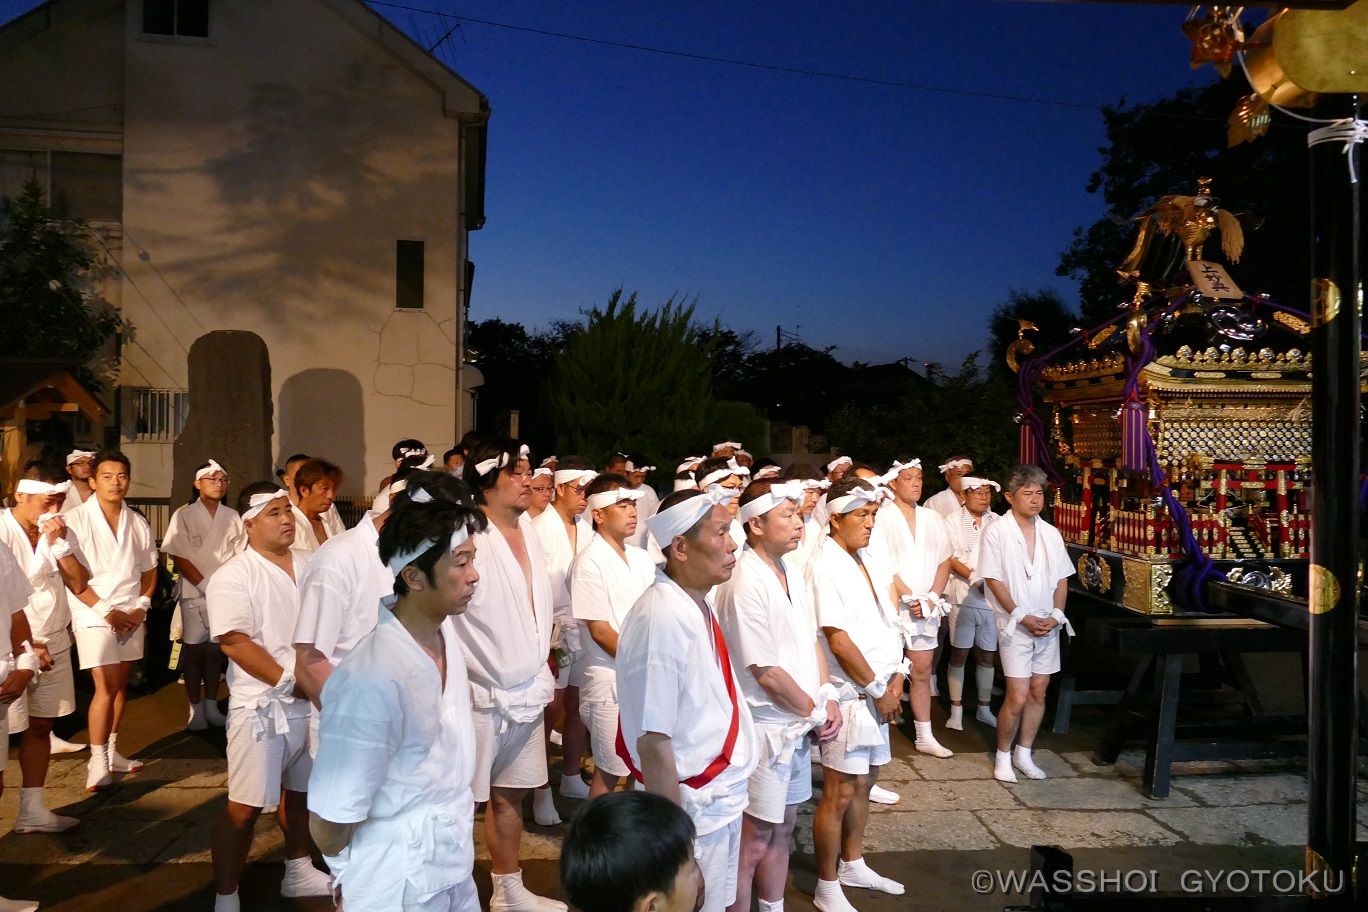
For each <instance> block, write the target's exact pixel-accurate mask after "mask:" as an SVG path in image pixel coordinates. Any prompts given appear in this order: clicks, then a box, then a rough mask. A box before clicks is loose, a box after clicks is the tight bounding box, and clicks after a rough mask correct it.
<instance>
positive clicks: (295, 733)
mask: <svg viewBox="0 0 1368 912" xmlns="http://www.w3.org/2000/svg"><path fill="white" fill-rule="evenodd" d="M255 713H256V710H254V709H247V708H244V707H233V706H230V707H229V708H228V800H229V801H236V802H237V803H238V804H245V805H247V806H248V807H259V808H264V809H266V810H270V809H271V808H274V807H277V806H278V805H279V804H280V790H281V789H282V788H283V789H288V790H289V791H291V792H307V791H308V790H309V773H310V772H312V770H313V761H312V760H310V759H309V717H308V715H306V714H304V713H299V714H298V715H295V716H291V717H290V718H289V729H288V730H287V731H286V732H285V733H283V734H268V735H266V736H265V737H263V738H262V739H261V740H260V741H258V740H256V739H255V737H254V736H253V732H252V721H251V718H250V717H251V716H252V715H254V714H255Z"/></svg>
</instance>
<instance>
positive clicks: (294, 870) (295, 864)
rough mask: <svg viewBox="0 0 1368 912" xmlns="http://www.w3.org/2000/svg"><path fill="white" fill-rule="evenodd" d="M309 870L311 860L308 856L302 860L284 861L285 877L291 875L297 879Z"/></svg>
mask: <svg viewBox="0 0 1368 912" xmlns="http://www.w3.org/2000/svg"><path fill="white" fill-rule="evenodd" d="M311 868H313V859H312V858H310V857H309V856H308V855H305V856H303V857H302V858H287V859H285V876H286V877H289V876H290V875H291V874H293V875H295V876H296V877H298V876H299V875H300V874H304V873H307V872H308V871H309V870H310V869H311Z"/></svg>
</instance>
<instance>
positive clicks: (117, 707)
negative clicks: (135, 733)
mask: <svg viewBox="0 0 1368 912" xmlns="http://www.w3.org/2000/svg"><path fill="white" fill-rule="evenodd" d="M119 667H120V668H121V669H122V670H123V677H122V678H121V679H120V680H119V689H118V690H116V691H115V692H114V706H113V712H111V713H110V723H109V731H110V733H111V734H115V735H117V734H118V733H119V725H120V723H122V722H123V714H124V707H125V706H126V705H127V704H128V675H129V673H130V672H131V671H132V670H133V663H132V662H120V663H119Z"/></svg>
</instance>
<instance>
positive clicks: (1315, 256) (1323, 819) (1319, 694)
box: [1306, 95, 1362, 909]
mask: <svg viewBox="0 0 1368 912" xmlns="http://www.w3.org/2000/svg"><path fill="white" fill-rule="evenodd" d="M1314 114H1315V116H1316V117H1318V118H1322V119H1327V120H1328V119H1340V118H1357V117H1358V115H1359V97H1358V96H1357V95H1329V96H1326V97H1325V98H1324V99H1323V100H1322V101H1321V103H1320V104H1319V105H1318V106H1317V107H1316V109H1315V112H1314ZM1344 149H1345V145H1344V140H1343V139H1339V140H1335V141H1330V142H1323V143H1319V144H1317V145H1314V146H1313V147H1312V148H1311V150H1310V153H1311V232H1312V242H1311V276H1312V279H1311V323H1312V329H1311V352H1312V365H1313V378H1312V382H1311V400H1312V438H1311V475H1312V501H1311V503H1312V506H1311V570H1310V573H1311V579H1310V602H1309V608H1310V611H1311V617H1310V639H1309V645H1308V652H1309V665H1310V675H1309V679H1308V690H1309V694H1308V702H1309V706H1308V711H1309V717H1310V718H1309V723H1310V737H1309V738H1308V743H1307V762H1308V770H1309V783H1308V784H1309V791H1310V806H1309V807H1308V826H1307V841H1306V873H1307V874H1308V875H1309V878H1308V879H1309V880H1311V881H1312V886H1311V887H1310V889H1309V891H1308V892H1309V893H1310V895H1311V897H1312V898H1313V900H1315V902H1316V905H1317V906H1319V907H1323V908H1327V909H1341V908H1345V909H1347V908H1351V907H1352V906H1353V903H1354V896H1353V893H1354V892H1355V890H1354V886H1353V872H1354V856H1355V839H1356V833H1355V823H1354V810H1355V809H1354V805H1355V800H1356V795H1355V778H1356V776H1357V772H1358V673H1357V662H1358V644H1357V634H1358V614H1359V608H1358V536H1359V504H1358V494H1359V491H1358V481H1359V324H1360V322H1361V315H1360V314H1359V301H1360V296H1361V292H1360V286H1359V185H1358V184H1357V183H1354V182H1351V180H1350V171H1349V166H1350V162H1351V160H1352V163H1353V165H1354V166H1355V167H1356V168H1357V166H1358V164H1359V157H1360V156H1359V147H1357V146H1355V147H1354V148H1353V149H1352V150H1351V151H1350V153H1349V154H1348V155H1345V151H1344ZM1336 887H1340V889H1339V890H1335V888H1336ZM1359 889H1360V890H1362V887H1360V888H1359ZM1360 895H1361V894H1360Z"/></svg>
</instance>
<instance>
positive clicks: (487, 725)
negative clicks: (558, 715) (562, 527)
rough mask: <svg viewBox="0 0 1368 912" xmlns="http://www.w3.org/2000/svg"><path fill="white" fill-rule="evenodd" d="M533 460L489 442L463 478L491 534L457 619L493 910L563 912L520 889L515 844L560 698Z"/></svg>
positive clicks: (481, 543) (482, 542)
mask: <svg viewBox="0 0 1368 912" xmlns="http://www.w3.org/2000/svg"><path fill="white" fill-rule="evenodd" d="M530 458H531V456H530V453H529V451H528V449H527V447H526V446H525V445H523V444H521V443H519V442H518V441H515V440H508V439H492V440H483V441H481V442H480V443H479V444H478V445H477V446H475V447H474V449H473V450H472V451H471V454H470V458H469V459H467V460H466V464H465V470H464V471H465V480H466V482H467V483H468V484H469V485H470V486H471V487H472V488H474V489H475V496H476V498H477V499H478V500H479V502H480V508H481V510H482V511H483V512H484V515H485V518H486V519H488V520H489V527H488V528H487V529H486V530H485V531H483V532H481V533H480V534H479V535H477V536H475V569H476V572H478V573H479V575H480V586H479V588H478V589H477V590H476V591H475V597H474V598H473V599H472V600H471V602H470V607H469V608H468V609H467V610H466V611H465V613H464V614H462V615H461V616H460V617H457V618H455V619H454V620H453V623H454V624H455V626H456V631H457V633H458V634H459V635H460V638H461V649H462V651H463V652H464V653H465V660H466V670H467V672H468V673H469V675H470V692H471V699H472V702H473V704H474V709H475V778H474V780H473V782H472V784H471V791H472V792H473V793H474V795H475V800H476V801H482V802H484V801H487V802H488V805H487V806H486V808H485V842H486V844H487V845H488V846H489V857H490V873H491V876H492V879H493V882H494V890H493V893H492V895H491V897H490V902H489V908H490V912H565V910H566V906H565V904H564V903H562V902H559V901H557V900H554V899H548V898H546V897H543V896H538V895H536V894H535V893H532V892H531V891H530V890H528V889H527V887H525V886H524V885H523V881H522V867H521V864H520V862H519V847H520V845H521V843H522V834H523V821H522V802H523V798H525V797H526V795H527V792H528V790H529V789H534V788H537V787H539V786H542V785H545V784H546V781H547V774H546V741H545V739H544V736H543V730H542V726H543V713H544V710H545V708H546V705H547V704H548V703H550V702H551V698H552V696H553V695H554V693H555V679H554V678H553V677H552V676H551V669H550V666H549V664H548V657H549V655H550V651H551V625H552V611H553V605H552V602H553V596H552V592H551V578H550V576H549V575H548V573H547V569H546V556H545V554H544V553H543V551H542V547H541V542H540V541H539V540H538V539H537V533H536V531H535V530H534V529H533V528H532V520H530V519H528V518H527V515H526V512H527V504H528V502H529V501H530V500H531V492H530V491H529V490H528V487H529V484H530V482H531V477H532V468H531V465H530Z"/></svg>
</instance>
